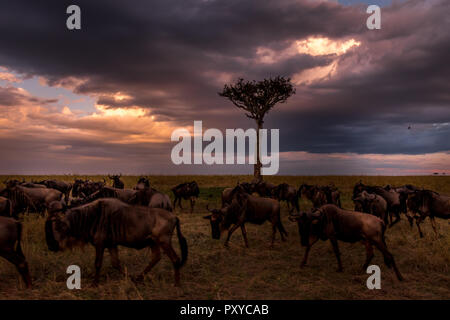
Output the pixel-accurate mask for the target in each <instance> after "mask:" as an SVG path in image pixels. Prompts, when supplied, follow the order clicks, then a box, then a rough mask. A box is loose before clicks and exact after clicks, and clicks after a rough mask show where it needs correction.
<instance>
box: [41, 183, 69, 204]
mask: <svg viewBox="0 0 450 320" xmlns="http://www.w3.org/2000/svg"><path fill="white" fill-rule="evenodd" d="M36 183H37V184H38V185H43V186H45V187H47V188H50V189H55V190H58V191H60V192H62V193H63V194H64V200H65V201H66V203H67V202H69V196H70V191H71V190H72V183H69V182H65V181H60V180H42V181H40V182H36Z"/></svg>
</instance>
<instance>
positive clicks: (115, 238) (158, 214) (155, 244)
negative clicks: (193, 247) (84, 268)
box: [45, 199, 188, 286]
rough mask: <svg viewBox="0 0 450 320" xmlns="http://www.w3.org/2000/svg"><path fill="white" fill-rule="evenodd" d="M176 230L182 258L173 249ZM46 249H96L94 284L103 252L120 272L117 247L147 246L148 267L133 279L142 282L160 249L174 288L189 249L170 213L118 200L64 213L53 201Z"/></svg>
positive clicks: (46, 229)
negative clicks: (170, 266)
mask: <svg viewBox="0 0 450 320" xmlns="http://www.w3.org/2000/svg"><path fill="white" fill-rule="evenodd" d="M175 229H176V233H177V237H178V242H179V245H180V249H181V259H180V258H179V257H178V255H177V254H176V252H175V250H174V249H173V247H172V244H171V242H172V234H173V232H174V230H175ZM45 235H46V241H47V245H48V249H49V250H50V251H53V252H57V251H62V250H64V249H66V248H71V247H74V246H76V245H79V244H83V243H90V244H92V245H93V246H94V247H95V251H96V256H95V278H94V284H95V285H97V284H98V282H99V279H100V269H101V266H102V261H103V253H104V250H105V249H108V250H109V252H110V255H111V261H112V265H113V267H114V268H116V269H118V270H119V271H122V267H121V265H120V261H119V253H118V246H124V247H128V248H134V249H138V250H139V249H144V248H147V247H150V248H151V250H152V257H151V260H150V263H149V265H148V266H147V267H146V268H145V269H144V271H143V272H142V273H140V274H139V275H138V276H137V277H134V279H135V280H137V281H141V280H142V279H143V277H144V275H145V274H147V273H148V272H149V271H150V270H151V269H152V268H153V267H154V266H155V265H156V264H157V263H158V262H159V260H160V259H161V249H162V250H163V251H164V253H165V254H166V255H167V256H168V257H169V258H170V260H171V261H172V263H173V267H174V271H175V285H177V286H178V285H180V268H181V267H182V266H183V265H184V264H185V262H186V260H187V255H188V246H187V242H186V239H185V238H184V237H183V235H182V233H181V228H180V221H179V220H178V218H177V217H176V216H175V215H174V214H173V213H171V212H169V211H167V210H163V209H159V208H149V207H144V206H132V205H128V204H126V203H124V202H122V201H120V200H117V199H99V200H96V201H94V202H91V203H88V204H86V205H83V206H80V207H77V208H72V209H69V210H65V208H64V206H63V205H62V203H61V202H54V203H52V205H51V208H50V210H49V216H48V219H47V221H46V223H45Z"/></svg>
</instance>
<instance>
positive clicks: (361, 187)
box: [352, 181, 366, 199]
mask: <svg viewBox="0 0 450 320" xmlns="http://www.w3.org/2000/svg"><path fill="white" fill-rule="evenodd" d="M365 187H366V186H365V185H364V184H363V183H362V181H359V182H358V183H357V184H355V186H354V187H353V197H352V199H354V198H356V197H357V196H358V194H360V193H361V192H363V191H364V190H365Z"/></svg>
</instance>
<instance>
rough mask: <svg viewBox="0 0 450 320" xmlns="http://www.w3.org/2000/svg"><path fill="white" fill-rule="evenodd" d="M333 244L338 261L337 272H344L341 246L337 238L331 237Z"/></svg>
mask: <svg viewBox="0 0 450 320" xmlns="http://www.w3.org/2000/svg"><path fill="white" fill-rule="evenodd" d="M330 241H331V245H332V246H333V251H334V254H335V255H336V259H337V263H338V269H337V272H342V270H343V268H342V262H341V253H340V252H339V246H338V242H337V240H336V239H332V238H330Z"/></svg>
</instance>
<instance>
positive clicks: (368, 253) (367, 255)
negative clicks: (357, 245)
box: [362, 240, 373, 272]
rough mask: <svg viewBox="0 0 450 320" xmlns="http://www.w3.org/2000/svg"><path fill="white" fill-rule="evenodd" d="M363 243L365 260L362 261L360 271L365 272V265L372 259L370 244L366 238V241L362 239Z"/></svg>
mask: <svg viewBox="0 0 450 320" xmlns="http://www.w3.org/2000/svg"><path fill="white" fill-rule="evenodd" d="M364 245H365V246H366V262H364V265H363V267H362V272H366V270H367V267H368V266H369V264H370V262H371V261H372V259H373V247H372V244H371V243H370V242H369V241H368V240H366V241H364Z"/></svg>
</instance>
